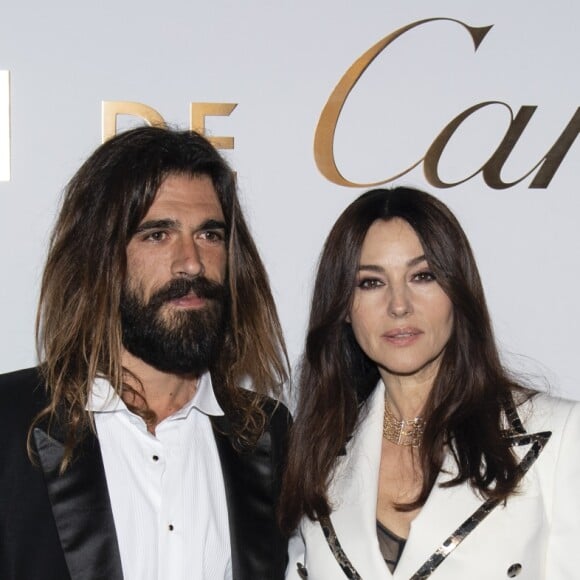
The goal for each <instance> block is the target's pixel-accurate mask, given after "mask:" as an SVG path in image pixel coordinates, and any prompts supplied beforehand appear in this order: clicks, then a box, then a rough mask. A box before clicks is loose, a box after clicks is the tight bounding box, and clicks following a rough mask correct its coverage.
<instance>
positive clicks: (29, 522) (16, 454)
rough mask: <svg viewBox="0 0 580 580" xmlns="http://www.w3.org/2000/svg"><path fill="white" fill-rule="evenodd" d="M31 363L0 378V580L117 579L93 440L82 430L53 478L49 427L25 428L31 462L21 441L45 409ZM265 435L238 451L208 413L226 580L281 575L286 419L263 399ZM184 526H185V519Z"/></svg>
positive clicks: (54, 455)
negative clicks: (226, 536) (226, 550)
mask: <svg viewBox="0 0 580 580" xmlns="http://www.w3.org/2000/svg"><path fill="white" fill-rule="evenodd" d="M46 401H47V400H46V390H45V388H44V385H43V383H42V379H41V378H40V376H39V374H38V371H37V369H26V370H22V371H16V372H14V373H10V374H7V375H1V376H0V579H1V580H122V578H123V573H122V569H121V560H120V556H119V547H118V544H117V536H116V532H115V526H114V522H113V515H112V511H111V504H110V500H109V494H108V491H107V483H106V479H105V471H104V467H103V460H102V457H101V450H100V447H99V443H98V440H97V438H96V437H95V436H94V435H93V434H92V433H89V434H87V436H86V437H85V438H84V440H83V441H82V443H81V444H80V446H79V448H78V449H77V452H76V455H75V460H74V461H73V463H72V465H71V466H70V467H69V468H68V469H67V470H66V471H65V473H64V474H62V475H61V474H59V463H60V460H61V458H62V454H63V444H62V440H61V437H60V436H59V433H58V430H57V429H52V430H51V431H50V435H49V434H48V432H47V430H46V429H45V428H44V429H43V428H42V427H37V428H35V429H34V432H33V438H32V442H33V445H34V446H35V447H36V452H37V455H38V465H34V464H33V463H31V461H30V460H29V459H28V455H27V453H26V438H27V432H28V428H29V426H30V425H31V423H32V420H33V418H34V417H35V415H36V414H37V413H38V412H39V411H40V410H41V409H42V408H44V406H45V405H46ZM264 408H265V409H266V411H267V412H268V415H269V418H270V420H269V423H268V426H267V429H266V431H265V432H264V434H263V435H262V437H261V438H260V440H259V441H258V443H257V445H256V447H255V448H254V449H252V450H251V451H249V452H244V453H239V452H238V451H236V450H235V449H234V448H233V446H232V443H231V439H230V436H229V423H228V421H227V419H226V418H225V417H217V418H213V419H212V424H213V428H214V434H215V439H216V444H217V449H218V453H219V457H220V461H221V465H222V471H223V477H224V483H225V489H226V499H227V504H228V513H229V523H230V537H231V549H232V567H233V576H234V580H277V579H283V578H284V571H285V568H286V562H287V541H286V539H285V538H284V537H283V536H282V535H281V533H280V532H279V531H278V528H277V525H276V518H275V507H276V503H277V499H278V495H279V487H280V475H281V473H280V472H281V468H282V465H283V463H284V460H285V455H286V443H287V432H288V427H289V424H290V417H289V414H288V411H287V410H286V408H285V407H284V406H283V405H276V404H275V403H274V401H272V400H270V399H265V402H264ZM192 525H195V523H194V522H192ZM167 580H171V579H169V578H168V579H167Z"/></svg>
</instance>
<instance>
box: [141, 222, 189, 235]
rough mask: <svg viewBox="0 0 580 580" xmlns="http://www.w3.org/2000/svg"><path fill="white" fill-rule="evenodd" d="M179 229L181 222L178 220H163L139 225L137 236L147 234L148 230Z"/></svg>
mask: <svg viewBox="0 0 580 580" xmlns="http://www.w3.org/2000/svg"><path fill="white" fill-rule="evenodd" d="M178 227H179V222H178V221H177V220H171V219H162V220H149V221H146V222H143V223H142V224H139V227H138V228H137V229H136V230H135V233H136V234H139V233H141V232H146V231H148V230H167V229H176V228H178Z"/></svg>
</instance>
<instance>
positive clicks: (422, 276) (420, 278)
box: [413, 270, 436, 282]
mask: <svg viewBox="0 0 580 580" xmlns="http://www.w3.org/2000/svg"><path fill="white" fill-rule="evenodd" d="M413 280H415V281H416V282H434V281H435V280H436V278H435V274H433V272H429V271H427V270H426V271H424V272H418V273H417V274H414V275H413Z"/></svg>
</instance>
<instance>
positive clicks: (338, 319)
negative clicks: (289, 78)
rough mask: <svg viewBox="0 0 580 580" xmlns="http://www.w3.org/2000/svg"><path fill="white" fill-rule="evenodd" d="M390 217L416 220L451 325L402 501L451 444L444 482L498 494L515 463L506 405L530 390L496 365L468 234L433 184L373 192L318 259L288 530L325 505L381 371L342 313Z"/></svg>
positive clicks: (427, 485)
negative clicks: (374, 238) (366, 249)
mask: <svg viewBox="0 0 580 580" xmlns="http://www.w3.org/2000/svg"><path fill="white" fill-rule="evenodd" d="M393 218H401V219H403V220H405V221H406V222H407V223H409V224H410V225H411V227H412V228H413V229H414V231H415V233H416V234H417V236H418V237H419V239H420V241H421V244H422V246H423V249H424V252H425V256H426V258H427V261H428V263H429V266H430V268H431V270H432V271H433V273H434V274H435V276H436V279H437V281H438V283H439V284H440V286H441V287H442V289H443V290H444V291H445V293H446V294H447V295H448V296H449V298H450V300H451V302H452V304H453V307H454V327H453V331H452V335H451V338H450V340H449V342H448V344H447V346H446V348H445V352H444V354H443V359H442V362H441V365H440V368H439V371H438V374H437V376H436V378H435V381H434V384H433V388H432V390H431V392H430V395H429V397H428V400H427V402H426V407H425V409H424V413H423V415H424V417H425V419H426V426H425V432H424V436H423V442H422V445H421V447H420V448H419V461H420V467H421V470H422V473H423V483H422V487H421V490H420V492H419V494H418V496H417V498H416V499H415V500H414V501H412V502H410V503H408V504H403V505H400V506H398V507H399V509H401V510H412V509H415V508H417V507H420V506H422V505H423V504H424V503H425V501H426V500H427V497H428V495H429V493H430V491H431V488H432V487H433V485H434V482H435V479H436V477H437V475H438V473H439V471H440V469H441V465H442V462H443V458H444V455H445V452H446V449H448V448H449V447H450V448H451V449H452V452H453V454H454V457H455V460H456V462H457V466H458V474H457V476H456V477H455V478H454V479H453V480H451V481H449V482H447V483H446V484H445V485H447V486H454V485H459V484H461V483H463V482H465V481H468V482H469V483H470V484H471V485H472V486H473V487H474V488H475V489H476V490H478V491H479V492H481V493H482V495H483V496H484V497H489V498H498V499H501V500H503V499H505V498H507V497H508V496H509V495H510V494H511V493H513V492H514V490H515V488H516V486H517V483H518V470H517V466H516V461H515V458H514V456H513V454H512V452H511V450H510V448H509V447H508V446H507V445H506V443H505V440H504V439H503V438H502V433H501V415H502V407H503V405H504V403H505V402H506V401H508V400H510V398H511V396H512V394H513V392H514V391H515V390H517V391H519V392H521V393H522V395H523V396H524V397H526V396H528V395H530V394H531V392H529V391H526V390H525V389H522V388H521V387H519V386H518V385H517V384H515V383H514V382H513V381H512V380H511V379H510V377H509V376H508V374H507V372H506V371H505V370H504V368H503V367H502V364H501V362H500V358H499V354H498V351H497V347H496V343H495V340H494V336H493V331H492V326H491V322H490V318H489V314H488V310H487V306H486V302H485V297H484V293H483V288H482V284H481V281H480V277H479V273H478V270H477V266H476V263H475V259H474V257H473V253H472V251H471V248H470V245H469V242H468V240H467V238H466V236H465V233H464V232H463V230H462V228H461V226H460V225H459V223H458V222H457V220H456V218H455V216H454V215H453V214H452V213H451V211H450V210H449V209H448V208H447V207H446V206H445V205H444V204H443V203H442V202H440V201H439V200H437V199H436V198H434V197H433V196H431V195H429V194H426V193H424V192H421V191H418V190H415V189H411V188H402V187H399V188H395V189H392V190H387V189H377V190H372V191H369V192H367V193H366V194H363V195H362V196H360V197H359V198H358V199H357V200H355V201H354V202H353V203H352V204H351V205H350V206H349V207H348V208H347V209H346V210H345V211H344V212H343V213H342V215H341V216H340V217H339V219H338V221H337V222H336V224H335V225H334V227H333V228H332V231H331V232H330V234H329V236H328V238H327V240H326V243H325V245H324V248H323V251H322V255H321V258H320V263H319V268H318V273H317V277H316V283H315V288H314V294H313V298H312V307H311V314H310V322H309V326H308V334H307V339H306V349H305V354H304V358H303V361H302V367H301V372H300V377H299V383H298V388H299V402H298V409H297V412H296V421H295V423H294V427H293V431H292V435H291V440H290V450H289V459H288V466H287V470H286V474H285V478H284V483H283V489H282V498H281V505H280V522H281V524H282V527H283V528H284V529H285V530H286V531H288V532H290V531H291V530H293V529H294V528H295V527H296V526H297V524H298V522H299V520H300V518H301V517H302V516H304V515H306V516H307V517H309V518H311V519H313V520H314V519H317V518H318V517H322V516H328V515H329V514H330V512H331V510H332V506H331V505H330V504H329V500H328V486H329V482H330V480H331V477H332V472H333V467H334V465H335V462H336V459H337V457H338V455H339V453H340V452H341V450H342V449H343V448H344V446H345V445H346V443H347V441H348V439H349V438H350V437H351V436H352V435H353V432H354V430H355V429H356V426H357V424H358V422H359V421H360V420H364V415H362V413H363V410H364V402H365V400H366V399H367V398H368V396H369V394H370V393H371V392H372V390H373V389H374V388H375V386H376V384H377V382H378V380H379V373H378V370H377V367H376V365H375V364H374V363H373V362H372V361H371V360H369V359H368V358H367V357H366V355H365V354H364V353H363V352H362V350H361V349H360V347H359V346H358V344H357V342H356V340H355V338H354V335H353V333H352V330H351V327H350V325H349V324H348V323H347V322H346V320H347V315H348V313H349V310H350V307H351V303H352V296H353V291H354V288H355V280H356V273H357V270H358V266H359V260H360V252H361V247H362V244H363V241H364V239H365V236H366V234H367V231H368V229H369V228H370V226H371V225H372V224H373V223H374V222H375V221H376V220H390V219H393ZM520 398H521V397H520ZM451 441H453V445H452V446H450V443H451Z"/></svg>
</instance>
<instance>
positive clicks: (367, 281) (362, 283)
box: [357, 278, 383, 290]
mask: <svg viewBox="0 0 580 580" xmlns="http://www.w3.org/2000/svg"><path fill="white" fill-rule="evenodd" d="M382 285H383V283H382V281H381V280H379V279H378V278H363V279H362V280H359V282H358V284H357V287H358V288H361V289H362V290H372V289H373V288H378V287H379V286H382Z"/></svg>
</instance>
